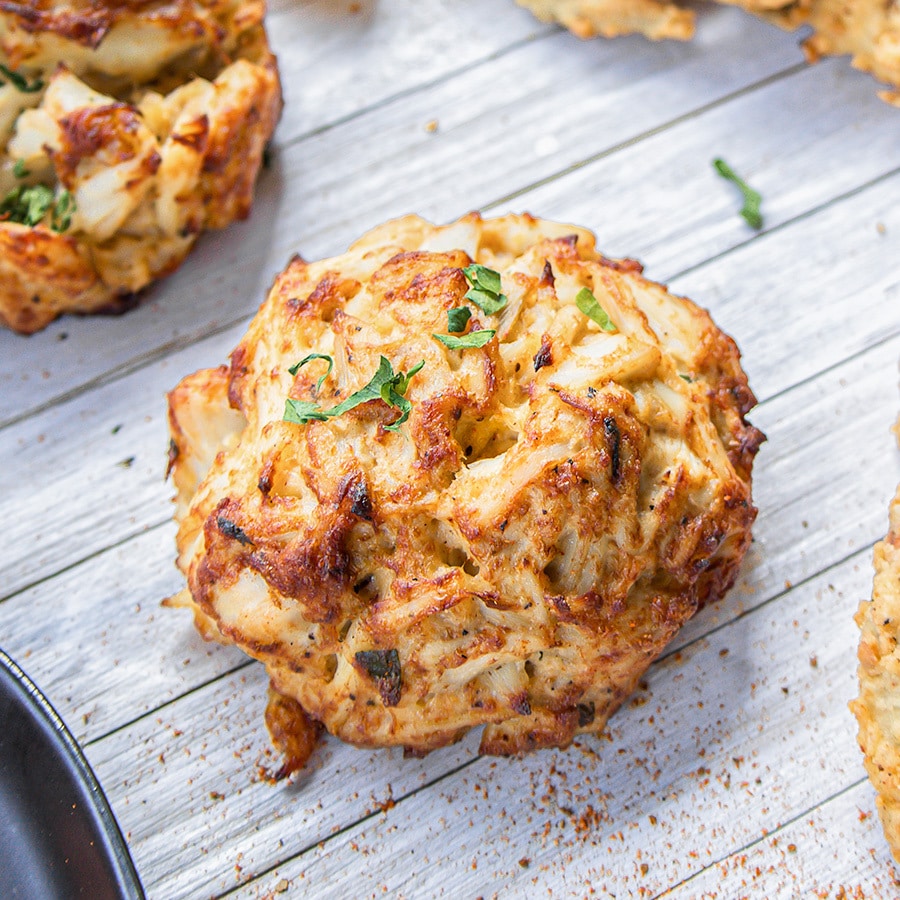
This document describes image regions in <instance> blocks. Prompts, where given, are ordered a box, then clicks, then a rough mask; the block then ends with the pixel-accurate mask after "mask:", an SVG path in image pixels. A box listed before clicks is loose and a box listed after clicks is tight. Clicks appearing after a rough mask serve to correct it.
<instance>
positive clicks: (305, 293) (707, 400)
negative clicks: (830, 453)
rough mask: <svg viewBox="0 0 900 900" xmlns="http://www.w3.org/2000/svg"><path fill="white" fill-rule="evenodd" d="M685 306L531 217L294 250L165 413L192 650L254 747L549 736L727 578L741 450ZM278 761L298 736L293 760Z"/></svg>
mask: <svg viewBox="0 0 900 900" xmlns="http://www.w3.org/2000/svg"><path fill="white" fill-rule="evenodd" d="M754 402H755V401H754V398H753V394H752V393H751V391H750V390H749V388H748V386H747V379H746V376H745V375H744V373H743V371H742V370H741V367H740V361H739V354H738V351H737V348H736V346H735V344H734V342H733V341H732V340H731V339H730V338H728V337H727V336H725V335H724V334H723V333H722V332H721V331H719V329H718V328H717V327H716V326H715V325H714V324H713V322H712V320H711V319H710V317H709V315H708V314H707V313H706V312H704V311H703V310H701V309H699V308H698V307H697V306H695V305H694V304H693V303H691V302H690V301H689V300H685V299H682V298H680V297H676V296H673V295H672V294H670V293H669V292H668V291H667V290H666V289H665V288H664V287H662V286H661V285H658V284H655V283H653V282H651V281H648V280H647V279H645V278H644V277H643V276H642V275H641V268H640V266H639V265H638V264H637V263H635V262H633V261H630V260H624V261H621V260H620V261H616V260H610V259H607V258H605V257H604V256H602V255H601V254H600V253H598V252H597V250H596V248H595V243H594V237H593V235H592V234H591V233H590V232H588V231H585V230H584V229H581V228H576V227H573V226H570V225H559V224H555V223H551V222H546V221H541V220H539V219H535V218H532V217H531V216H527V215H521V216H515V215H511V216H506V217H503V218H498V219H492V220H484V219H482V218H481V217H480V216H479V215H477V214H475V213H473V214H470V215H468V216H466V217H464V218H463V219H461V220H459V221H457V222H455V223H453V224H451V225H448V226H444V227H436V226H433V225H431V224H429V223H427V222H425V221H424V220H422V219H420V218H418V217H415V216H410V217H407V218H404V219H400V220H397V221H394V222H390V223H388V224H386V225H384V226H382V227H380V228H377V229H375V230H374V231H372V232H370V233H369V234H367V235H366V236H365V237H363V238H362V239H361V240H360V241H358V242H357V243H356V244H354V245H353V246H352V247H351V248H350V250H349V251H348V252H347V253H346V254H344V255H343V256H339V257H336V258H333V259H326V260H323V261H320V262H315V263H309V264H307V263H306V262H304V261H302V260H301V259H299V258H297V259H295V260H293V261H292V262H291V263H290V265H289V266H288V268H287V269H286V270H285V271H284V272H283V273H282V274H281V275H280V276H279V277H278V278H277V279H276V280H275V283H274V286H273V288H272V290H271V293H270V294H269V296H268V299H267V300H266V301H265V302H264V303H263V305H262V307H261V308H260V310H259V312H258V314H257V316H256V317H255V319H254V320H253V322H252V323H251V324H250V327H249V331H248V333H247V335H246V336H245V337H244V339H243V340H242V341H241V342H240V344H239V345H238V346H237V348H236V349H235V350H234V352H233V353H232V354H231V361H230V364H229V365H223V366H222V367H220V368H217V369H208V370H203V371H201V372H198V373H196V374H194V375H191V376H189V377H187V378H186V379H185V380H184V381H183V382H182V383H181V384H180V385H179V386H178V387H177V388H175V390H173V391H172V393H171V394H170V397H169V403H170V407H169V421H170V427H171V435H172V444H171V468H172V471H173V472H174V479H175V484H176V488H177V492H178V495H177V513H176V518H177V520H178V524H179V528H178V537H177V543H178V552H179V557H178V563H179V566H180V567H181V569H182V571H183V572H184V573H185V575H186V577H187V582H188V588H187V589H186V590H185V591H183V592H182V593H181V594H179V595H177V596H176V597H175V598H172V599H171V600H170V601H169V603H170V605H181V606H187V607H189V608H191V609H192V610H193V612H194V615H195V620H196V623H197V625H198V627H199V628H200V630H201V631H202V633H203V634H204V635H205V636H206V637H209V638H214V639H217V640H220V641H223V642H227V643H234V644H237V645H238V646H240V647H241V648H243V650H244V651H245V652H247V653H248V654H250V655H251V656H254V657H256V658H257V659H259V660H261V661H262V662H263V663H264V664H265V666H266V668H267V670H268V673H269V675H270V676H271V681H272V686H273V689H274V692H275V693H274V695H273V704H274V713H275V714H273V715H271V716H270V722H271V721H276V722H277V723H278V728H277V731H278V734H279V735H280V739H279V741H278V742H279V744H281V745H282V746H284V745H285V741H284V740H283V738H284V736H285V735H286V734H287V735H293V737H294V739H295V740H294V742H293V745H292V747H293V749H289V750H288V755H289V756H290V757H291V759H290V765H289V766H288V768H296V767H297V766H299V765H301V764H302V762H303V760H304V757H305V756H306V755H308V753H309V751H310V750H311V748H312V746H313V744H314V739H315V735H316V733H317V731H318V729H319V728H320V727H321V726H324V728H326V729H327V730H328V731H330V732H331V733H332V734H335V735H337V736H338V737H340V738H341V739H343V740H345V741H349V742H350V743H353V744H356V745H359V746H366V747H385V746H391V745H399V746H403V747H404V748H406V749H407V750H408V751H410V752H414V753H423V752H427V751H429V750H432V749H434V748H436V747H440V746H443V745H446V744H449V743H451V742H453V741H456V740H458V739H459V738H460V737H462V736H463V735H464V734H465V733H466V732H467V731H468V730H469V729H471V728H474V727H478V726H483V733H482V739H481V749H482V751H483V752H486V753H494V754H513V753H519V752H521V751H525V750H530V749H535V748H541V747H565V746H566V745H568V744H569V743H570V742H571V741H572V739H573V737H574V736H575V735H576V734H579V733H583V732H590V733H594V734H598V733H600V732H601V731H602V730H603V727H604V724H605V722H606V720H607V718H608V716H609V715H610V714H611V713H612V712H613V711H614V710H615V709H616V708H617V707H618V706H619V705H620V704H621V703H622V701H623V699H624V698H625V697H627V696H628V694H629V693H630V692H631V691H632V690H633V689H634V687H635V685H636V683H637V682H638V679H639V678H640V676H641V675H642V673H643V672H644V671H645V670H646V668H647V666H648V665H649V664H650V663H651V662H652V661H653V659H654V658H656V657H657V656H658V655H659V653H660V652H661V651H662V649H663V648H664V647H665V646H666V644H667V643H668V642H669V641H670V640H671V639H672V637H673V636H674V635H675V634H676V633H677V631H678V629H679V628H680V627H681V625H682V624H684V622H686V621H687V620H688V619H689V618H690V617H691V616H692V615H693V614H694V613H695V612H696V611H697V610H698V609H699V608H700V607H701V606H703V604H705V603H707V602H709V601H712V600H716V599H717V598H719V597H721V596H722V594H723V593H724V592H725V591H726V590H727V589H728V587H729V586H730V585H731V584H732V583H733V581H734V579H735V576H736V573H737V570H738V566H739V565H740V562H741V559H742V558H743V556H744V553H745V551H746V550H747V547H748V546H749V543H750V527H751V524H752V522H753V520H754V518H755V516H756V510H755V509H754V507H753V503H752V500H751V492H750V474H751V467H752V463H753V458H754V455H755V453H756V451H757V448H758V446H759V444H760V442H761V441H762V439H763V436H762V434H761V433H760V432H759V431H758V430H757V429H755V428H753V427H752V426H750V425H748V424H747V422H746V421H745V418H744V416H745V414H746V413H747V412H748V410H749V409H750V408H751V407H752V406H753V404H754ZM297 748H300V749H297Z"/></svg>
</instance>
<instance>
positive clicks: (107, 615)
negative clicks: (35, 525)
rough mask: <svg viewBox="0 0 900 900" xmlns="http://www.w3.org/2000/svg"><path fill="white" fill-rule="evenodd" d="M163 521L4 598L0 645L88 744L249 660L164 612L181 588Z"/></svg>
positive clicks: (171, 532) (170, 529) (170, 528)
mask: <svg viewBox="0 0 900 900" xmlns="http://www.w3.org/2000/svg"><path fill="white" fill-rule="evenodd" d="M174 540H175V526H174V524H173V523H167V524H166V525H164V526H163V527H160V528H155V529H153V530H151V531H149V532H147V533H146V534H140V535H138V536H137V537H135V538H134V539H133V540H130V541H127V542H125V543H124V544H121V545H120V546H117V547H113V548H112V549H110V550H106V551H105V552H103V553H100V554H98V555H97V556H95V557H93V558H92V559H90V560H88V561H87V562H85V563H83V564H82V565H80V566H76V567H75V568H73V569H70V570H69V571H67V572H64V573H63V574H61V575H59V576H58V577H56V578H54V579H52V580H51V581H50V582H45V583H43V584H40V585H38V586H36V587H33V588H31V589H30V590H27V591H23V592H22V593H20V594H19V595H18V596H16V597H14V598H12V599H11V600H9V601H7V602H6V603H2V604H0V646H2V647H3V649H4V650H6V652H7V653H9V654H10V655H11V656H13V657H14V658H15V659H17V660H18V661H19V662H20V663H21V665H22V668H23V669H25V670H26V671H27V672H28V673H29V675H30V676H31V677H32V678H33V679H34V680H35V681H36V682H37V683H38V684H40V686H41V689H42V690H43V691H44V693H45V694H47V695H48V696H49V697H52V698H53V702H54V703H55V705H56V707H57V710H58V711H59V713H60V715H62V716H63V718H64V719H65V720H66V722H67V723H68V725H69V728H70V730H71V731H72V733H73V734H74V735H75V737H76V739H77V740H79V741H92V740H96V739H97V738H98V737H100V736H102V735H104V734H108V733H109V732H110V731H112V730H114V729H116V728H121V727H123V726H126V725H128V724H129V723H130V722H133V721H134V720H135V719H137V718H139V717H140V716H142V715H144V714H146V713H147V712H151V711H153V710H155V709H157V708H158V707H159V706H161V705H163V704H166V703H168V702H170V701H171V700H173V699H175V698H176V697H179V696H182V695H184V694H186V693H188V692H189V691H192V690H194V689H196V688H197V687H198V686H199V685H202V684H205V683H206V682H208V681H211V680H213V679H214V678H217V677H219V676H221V675H223V674H224V673H226V672H229V671H231V670H234V669H236V668H239V667H241V666H243V665H245V664H246V662H247V657H246V656H244V654H243V653H241V652H239V651H237V650H234V649H226V648H223V647H220V646H219V645H217V644H209V643H206V642H205V641H203V640H202V639H201V638H200V637H199V635H198V634H197V633H196V631H195V630H194V629H193V628H191V627H189V626H188V622H189V617H188V616H187V615H186V614H184V613H181V614H177V613H174V612H172V611H169V610H165V609H163V608H162V607H161V606H160V601H161V599H162V598H163V597H166V596H169V595H170V594H173V593H175V592H176V591H178V590H180V589H181V588H182V587H183V586H184V581H183V579H182V577H181V573H180V572H178V571H177V569H176V568H175V566H174V564H173V550H174V546H175V545H174Z"/></svg>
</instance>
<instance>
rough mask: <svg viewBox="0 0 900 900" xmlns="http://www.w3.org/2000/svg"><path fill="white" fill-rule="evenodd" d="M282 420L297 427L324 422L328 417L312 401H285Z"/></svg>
mask: <svg viewBox="0 0 900 900" xmlns="http://www.w3.org/2000/svg"><path fill="white" fill-rule="evenodd" d="M282 418H283V419H284V421H285V422H293V423H294V424H295V425H306V424H307V422H324V421H326V420H327V419H328V415H327V414H326V413H324V412H322V410H321V409H319V407H318V406H316V404H315V403H313V402H312V401H311V400H285V401H284V415H283V416H282Z"/></svg>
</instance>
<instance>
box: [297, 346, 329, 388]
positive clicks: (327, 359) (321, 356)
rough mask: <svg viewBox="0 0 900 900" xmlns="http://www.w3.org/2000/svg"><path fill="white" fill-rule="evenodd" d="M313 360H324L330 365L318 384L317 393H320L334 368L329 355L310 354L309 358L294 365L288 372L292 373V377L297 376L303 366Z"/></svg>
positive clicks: (304, 358) (306, 357)
mask: <svg viewBox="0 0 900 900" xmlns="http://www.w3.org/2000/svg"><path fill="white" fill-rule="evenodd" d="M313 359H324V360H325V362H327V363H328V369H327V370H326V371H325V374H324V375H323V376H322V377H321V378H320V379H319V380H318V381H317V382H316V393H318V392H319V391H320V390H321V389H322V383H323V382H324V381H325V379H326V378H327V377H328V376H329V375H330V374H331V370H332V369H333V368H334V360H333V359H332V358H331V357H330V356H329V355H328V354H327V353H310V354H309V356H304V357H303V359H301V360H300V362H298V363H294V365H292V366H291V367H290V368H289V369H288V372H290V373H291V375H296V374H297V373H298V372H299V371H300V369H302V368H303V366H305V365H306V364H307V363H308V362H310V361H311V360H313Z"/></svg>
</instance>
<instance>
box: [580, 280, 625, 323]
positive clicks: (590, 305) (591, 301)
mask: <svg viewBox="0 0 900 900" xmlns="http://www.w3.org/2000/svg"><path fill="white" fill-rule="evenodd" d="M575 304H576V305H577V306H578V308H579V309H580V310H581V311H582V312H583V313H584V314H585V315H586V316H587V317H588V318H589V319H590V320H591V321H592V322H596V323H597V324H598V325H599V326H600V327H601V328H602V329H603V331H617V330H618V329H617V328H616V326H615V325H614V324H613V321H612V319H610V317H609V316H608V315H607V314H606V310H605V309H604V308H603V307H602V306H601V305H600V304H599V303H598V302H597V298H596V297H595V296H594V295H593V294H592V293H591V292H590V291H589V290H588V289H587V288H582V289H581V290H580V291H579V292H578V293H577V294H576V295H575Z"/></svg>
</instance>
